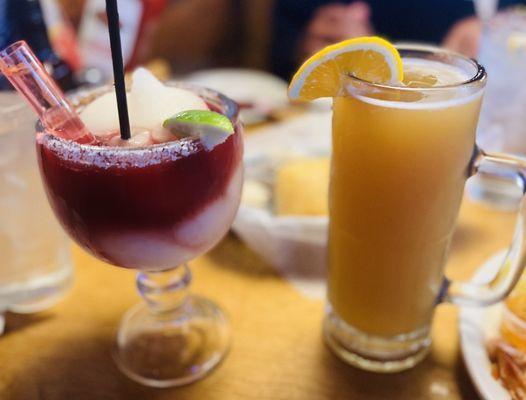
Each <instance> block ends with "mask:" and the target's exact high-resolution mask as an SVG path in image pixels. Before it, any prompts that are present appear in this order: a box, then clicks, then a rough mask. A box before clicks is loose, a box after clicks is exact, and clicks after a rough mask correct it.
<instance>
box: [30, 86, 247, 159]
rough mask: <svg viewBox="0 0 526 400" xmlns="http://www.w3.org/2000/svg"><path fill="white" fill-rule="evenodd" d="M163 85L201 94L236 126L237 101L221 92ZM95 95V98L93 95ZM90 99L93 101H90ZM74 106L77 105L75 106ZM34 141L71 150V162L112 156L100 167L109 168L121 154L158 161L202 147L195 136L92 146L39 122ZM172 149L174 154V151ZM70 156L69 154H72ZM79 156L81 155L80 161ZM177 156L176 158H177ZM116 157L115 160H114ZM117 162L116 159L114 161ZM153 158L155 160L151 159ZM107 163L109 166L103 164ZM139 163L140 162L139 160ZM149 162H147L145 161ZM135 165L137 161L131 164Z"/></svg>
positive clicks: (93, 91)
mask: <svg viewBox="0 0 526 400" xmlns="http://www.w3.org/2000/svg"><path fill="white" fill-rule="evenodd" d="M166 85H167V86H174V87H177V88H180V89H186V90H190V91H192V92H194V93H195V94H197V95H198V96H199V97H201V98H202V99H203V100H205V101H206V102H209V103H212V104H213V105H216V106H218V107H219V108H220V110H221V112H222V113H223V114H224V115H225V116H226V117H227V118H228V119H230V121H232V124H233V125H234V127H236V126H237V125H238V122H239V106H238V104H237V103H236V102H235V101H234V100H232V99H230V98H229V97H227V96H225V95H224V94H222V93H219V92H217V91H215V90H213V89H209V88H204V87H201V86H197V85H194V84H190V83H186V82H180V81H169V82H167V83H166ZM109 90H111V86H108V85H106V86H101V87H98V88H95V89H91V90H88V91H80V92H78V93H76V94H75V95H73V96H72V99H73V101H74V103H76V104H79V103H80V102H81V101H82V99H83V98H87V97H89V96H93V95H95V96H96V97H98V96H101V95H102V94H103V93H106V92H107V91H109ZM96 97H95V98H96ZM92 101H93V100H92ZM77 108H78V107H77ZM36 130H37V133H38V135H37V141H38V142H39V143H41V144H42V145H43V146H45V147H47V148H50V149H53V150H54V151H61V153H63V154H66V153H75V154H76V155H77V157H71V158H69V157H66V158H67V159H70V160H71V161H73V159H75V158H76V159H77V161H86V162H87V161H88V159H89V160H90V161H91V163H93V164H95V165H97V162H96V158H100V157H102V156H107V157H113V160H114V162H113V163H110V161H109V160H108V161H107V162H105V163H104V166H107V167H111V166H116V165H117V164H120V163H122V162H126V161H127V160H122V159H121V157H126V158H127V159H128V160H131V159H132V158H133V159H137V160H138V161H139V159H140V158H141V157H144V156H145V155H151V156H157V158H156V160H157V163H160V162H162V161H163V160H168V159H172V160H173V159H174V158H173V155H174V154H176V155H177V156H181V157H187V156H189V155H191V154H193V153H196V152H197V151H199V150H201V149H203V148H204V147H203V146H202V144H201V142H200V141H199V139H195V138H183V139H178V140H174V141H171V142H165V143H158V144H154V145H148V146H138V147H111V146H96V145H91V144H81V143H77V142H74V141H71V140H67V139H63V138H60V137H58V136H56V135H53V134H51V133H48V132H46V131H45V129H44V127H43V125H42V124H41V122H40V121H39V122H38V123H37V127H36ZM174 150H175V153H174ZM72 155H73V154H72ZM167 155H171V157H170V158H166V156H167ZM80 158H83V160H81V159H80ZM177 158H179V157H177ZM117 159H119V160H117ZM117 161H118V162H117ZM152 161H155V160H152ZM108 163H110V165H107V164H108ZM140 164H142V163H140ZM147 164H150V163H147ZM133 165H134V166H137V163H134V164H133Z"/></svg>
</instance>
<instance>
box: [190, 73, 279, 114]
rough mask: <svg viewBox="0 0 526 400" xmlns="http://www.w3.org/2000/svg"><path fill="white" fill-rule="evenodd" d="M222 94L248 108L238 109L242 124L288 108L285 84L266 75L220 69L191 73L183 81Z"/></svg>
mask: <svg viewBox="0 0 526 400" xmlns="http://www.w3.org/2000/svg"><path fill="white" fill-rule="evenodd" d="M185 80H186V81H188V82H192V83H195V84H197V85H201V86H204V87H208V88H210V89H214V90H217V91H219V92H221V93H224V94H225V95H227V96H228V97H230V98H232V99H233V100H235V101H237V102H238V103H250V104H251V105H252V107H248V108H242V109H241V119H242V120H243V122H244V123H246V124H254V123H257V122H261V121H264V120H265V119H266V118H267V116H268V115H269V113H271V112H273V111H275V110H277V109H279V108H282V107H285V106H286V105H287V104H288V98H287V82H285V81H284V80H282V79H280V78H278V77H276V76H274V75H271V74H269V73H267V72H262V71H257V70H251V69H242V68H224V69H209V70H203V71H198V72H195V73H193V74H191V75H189V76H187V77H186V79H185Z"/></svg>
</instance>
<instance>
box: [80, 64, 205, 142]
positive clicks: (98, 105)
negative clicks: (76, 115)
mask: <svg viewBox="0 0 526 400" xmlns="http://www.w3.org/2000/svg"><path fill="white" fill-rule="evenodd" d="M126 97H127V100H128V114H129V116H130V125H131V127H132V135H133V134H134V132H137V133H140V132H141V131H142V132H144V130H148V131H150V132H162V131H163V129H162V123H163V121H164V120H166V119H167V118H169V117H171V116H172V115H174V114H176V113H178V112H181V111H186V110H208V107H207V105H206V103H205V102H204V101H203V100H202V99H201V98H200V97H199V96H197V95H196V94H194V93H192V92H191V91H188V90H184V89H180V88H176V87H172V86H166V85H164V84H163V83H162V82H160V81H159V80H157V78H155V77H154V76H153V75H152V74H151V73H150V72H149V71H148V70H147V69H145V68H138V69H136V70H135V72H134V73H133V74H132V85H131V90H130V91H129V92H128V93H127V95H126ZM80 117H81V119H82V121H83V122H84V123H85V124H86V126H87V128H88V129H89V130H90V131H91V132H92V133H93V134H95V135H97V134H105V133H108V132H111V131H113V132H115V131H116V130H117V131H118V130H119V114H118V111H117V100H116V99H115V90H111V91H110V92H108V93H105V94H103V95H102V96H100V97H98V98H96V99H95V100H94V101H92V102H91V103H90V104H88V105H87V106H86V107H85V108H84V110H82V112H81V114H80ZM140 142H141V144H142V140H141V141H140Z"/></svg>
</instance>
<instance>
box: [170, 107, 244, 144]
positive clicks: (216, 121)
mask: <svg viewBox="0 0 526 400" xmlns="http://www.w3.org/2000/svg"><path fill="white" fill-rule="evenodd" d="M163 128H165V129H168V130H169V131H170V132H172V133H173V134H174V135H178V136H183V137H188V136H191V137H198V138H199V139H201V142H202V143H203V146H204V147H205V148H206V149H207V150H212V149H213V148H214V147H215V146H217V145H218V144H220V143H223V142H224V141H225V140H226V139H227V138H228V137H229V136H230V135H232V134H233V133H234V126H233V125H232V122H230V120H229V119H228V118H227V117H225V116H224V115H223V114H219V113H217V112H214V111H208V110H187V111H182V112H180V113H177V114H175V115H173V116H171V117H170V118H168V119H166V120H165V121H164V122H163Z"/></svg>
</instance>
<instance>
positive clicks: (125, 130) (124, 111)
mask: <svg viewBox="0 0 526 400" xmlns="http://www.w3.org/2000/svg"><path fill="white" fill-rule="evenodd" d="M106 15H107V17H108V30H109V33H110V46H111V60H112V62H113V79H114V80H115V95H116V96H117V108H118V110H119V125H120V127H121V138H122V139H123V140H128V139H129V138H130V137H131V135H130V118H129V117H128V103H127V101H126V84H125V83H124V63H123V62H122V49H121V35H120V31H119V10H118V8H117V0H106Z"/></svg>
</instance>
